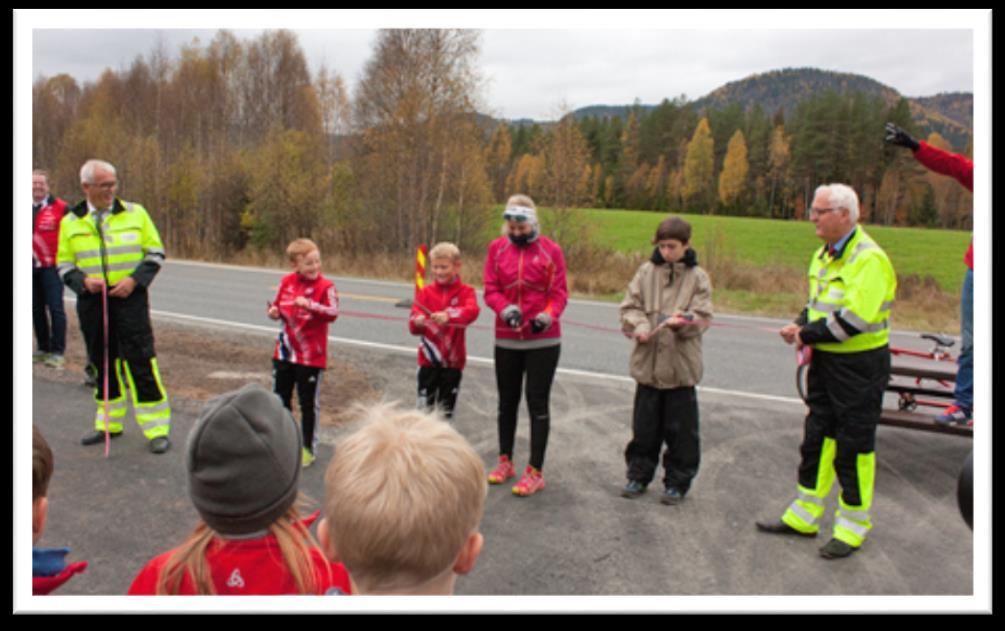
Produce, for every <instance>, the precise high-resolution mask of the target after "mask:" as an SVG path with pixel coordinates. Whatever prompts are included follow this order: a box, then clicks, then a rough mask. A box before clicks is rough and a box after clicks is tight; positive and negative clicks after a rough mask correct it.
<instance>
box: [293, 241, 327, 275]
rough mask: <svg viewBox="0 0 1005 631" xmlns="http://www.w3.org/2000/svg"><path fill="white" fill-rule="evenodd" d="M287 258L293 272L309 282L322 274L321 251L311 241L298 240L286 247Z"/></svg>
mask: <svg viewBox="0 0 1005 631" xmlns="http://www.w3.org/2000/svg"><path fill="white" fill-rule="evenodd" d="M286 258H287V259H289V261H290V265H291V266H292V267H293V271H294V272H296V273H298V274H300V275H301V276H303V277H304V278H307V279H308V280H314V279H315V278H317V277H318V275H319V274H321V250H319V249H318V246H317V244H316V243H314V242H313V241H311V240H310V239H296V240H294V241H292V242H291V243H290V244H289V245H288V246H286Z"/></svg>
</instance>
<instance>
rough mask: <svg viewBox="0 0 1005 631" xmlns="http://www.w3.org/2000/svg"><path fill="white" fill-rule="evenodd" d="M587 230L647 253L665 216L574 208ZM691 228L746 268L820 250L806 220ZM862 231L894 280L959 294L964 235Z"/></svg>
mask: <svg viewBox="0 0 1005 631" xmlns="http://www.w3.org/2000/svg"><path fill="white" fill-rule="evenodd" d="M574 212H576V213H577V214H581V215H582V217H583V221H585V222H587V223H588V224H590V226H591V232H592V236H593V238H594V239H595V240H596V241H597V242H598V243H599V244H603V245H607V246H609V247H611V248H613V249H615V250H617V251H619V252H624V253H626V254H630V253H638V252H646V253H648V252H650V251H651V250H652V246H651V245H650V241H651V240H652V237H653V233H655V231H656V226H657V225H658V224H659V222H660V221H661V220H662V219H664V218H665V217H667V216H668V214H667V213H660V212H647V211H638V210H607V209H594V208H587V209H579V210H576V211H574ZM549 214H550V211H549V210H547V209H542V212H541V221H542V224H543V226H544V231H545V233H547V225H548V217H549ZM680 216H681V217H683V218H684V219H686V220H687V221H688V222H690V223H691V226H692V228H693V231H694V232H693V234H694V236H693V238H692V241H693V242H694V246H695V249H696V250H697V251H698V255H699V261H700V260H701V255H702V253H704V252H707V251H708V245H709V242H710V241H716V242H717V243H716V245H721V247H723V248H724V249H725V251H726V253H727V254H728V255H729V256H730V257H731V258H733V259H735V260H736V261H738V262H743V263H746V264H749V265H751V266H752V267H755V268H759V267H766V266H772V265H777V266H781V267H785V268H789V269H792V270H795V271H798V272H805V271H806V269H807V267H808V265H809V257H810V254H811V253H812V252H813V251H814V250H815V249H816V248H817V247H819V246H820V240H819V239H818V238H817V236H816V233H815V232H814V229H813V224H811V223H810V222H809V221H782V220H772V219H753V218H746V217H721V216H708V215H680ZM864 227H865V230H866V231H867V232H868V233H869V234H870V235H871V236H872V237H873V238H874V239H875V240H876V241H877V242H878V243H879V244H880V246H882V247H883V249H884V250H885V251H886V253H887V255H888V256H889V257H890V260H891V261H892V262H893V266H894V269H895V270H897V275H898V277H900V278H901V279H904V278H906V277H908V276H911V275H916V276H917V277H918V279H919V280H920V281H922V283H923V282H924V279H925V277H927V276H931V277H932V279H934V281H935V283H936V284H937V285H938V287H939V289H941V290H942V291H944V292H946V293H948V294H959V292H960V288H961V287H962V283H963V272H964V265H963V255H964V253H965V252H966V250H967V245H968V244H969V243H970V233H969V232H960V231H951V230H926V229H918V228H887V227H882V226H873V225H866V226H864Z"/></svg>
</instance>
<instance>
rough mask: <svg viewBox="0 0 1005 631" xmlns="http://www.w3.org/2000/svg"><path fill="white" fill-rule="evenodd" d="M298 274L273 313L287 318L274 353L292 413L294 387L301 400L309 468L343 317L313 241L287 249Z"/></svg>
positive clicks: (282, 288)
mask: <svg viewBox="0 0 1005 631" xmlns="http://www.w3.org/2000/svg"><path fill="white" fill-rule="evenodd" d="M286 255H287V256H288V257H289V259H290V263H291V264H292V265H293V273H291V274H287V275H286V276H284V277H283V280H282V281H280V283H279V291H277V292H276V297H275V299H274V300H273V301H272V302H270V303H269V310H268V316H269V317H270V318H271V319H273V320H282V322H283V326H282V329H281V330H280V331H279V336H278V337H277V338H276V350H275V353H273V355H272V367H273V369H272V379H273V390H274V391H275V393H276V394H277V395H279V398H280V399H282V400H283V405H284V406H286V409H288V410H290V411H291V413H292V410H293V407H292V398H293V387H294V386H296V388H297V397H298V399H299V401H300V417H301V418H300V425H301V427H302V428H303V439H304V440H303V443H304V444H303V454H302V464H303V466H304V467H309V466H310V465H311V464H313V462H314V459H315V454H314V450H315V447H316V446H317V441H316V434H315V431H314V429H315V425H316V424H317V419H318V414H319V411H320V402H319V395H320V393H321V377H322V374H323V373H324V370H325V369H326V368H327V367H328V325H329V324H331V323H332V322H334V321H335V319H336V318H338V292H337V291H336V290H335V285H334V283H332V282H331V281H330V280H328V279H326V278H325V277H323V276H322V275H321V252H320V251H319V250H318V246H317V245H315V244H314V242H313V241H311V240H310V239H297V240H295V241H293V242H292V243H290V245H289V246H288V247H287V248H286Z"/></svg>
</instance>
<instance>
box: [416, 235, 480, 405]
mask: <svg viewBox="0 0 1005 631" xmlns="http://www.w3.org/2000/svg"><path fill="white" fill-rule="evenodd" d="M429 260H430V266H431V269H432V272H433V280H434V282H432V283H429V284H428V285H426V286H425V287H424V288H423V289H422V290H421V291H419V292H418V294H417V295H416V297H415V302H414V303H413V304H412V313H411V315H410V316H409V319H408V330H409V332H410V333H411V334H412V335H419V336H421V339H420V341H419V372H418V382H419V397H418V406H419V407H420V408H426V409H429V408H432V407H433V406H436V405H439V406H440V407H441V408H442V409H443V413H444V415H445V416H446V417H447V418H448V419H450V418H453V414H454V407H455V406H456V404H457V392H458V390H459V389H460V387H461V371H462V370H464V363H465V361H466V360H467V349H466V348H465V345H464V331H465V329H466V328H467V326H468V325H469V324H471V323H472V322H474V321H475V320H476V319H478V312H479V308H478V299H477V298H476V297H475V290H474V288H472V287H471V286H470V285H465V284H464V283H463V282H461V277H460V272H461V252H460V250H458V249H457V246H456V245H454V244H453V243H438V244H437V245H435V246H433V249H432V250H431V251H430V252H429Z"/></svg>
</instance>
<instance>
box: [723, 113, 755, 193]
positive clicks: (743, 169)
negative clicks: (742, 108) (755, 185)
mask: <svg viewBox="0 0 1005 631" xmlns="http://www.w3.org/2000/svg"><path fill="white" fill-rule="evenodd" d="M749 169H750V165H749V163H748V162H747V143H746V141H745V140H744V138H743V132H742V131H740V130H739V129H737V130H736V132H735V133H734V134H733V136H732V137H731V138H730V139H729V146H728V147H727V149H726V157H725V159H724V160H723V164H722V173H721V174H720V175H719V201H720V202H722V205H723V206H726V207H732V206H734V205H735V204H736V203H737V201H739V200H740V198H741V196H742V195H743V193H744V190H745V188H746V183H747V172H748V171H749Z"/></svg>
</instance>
